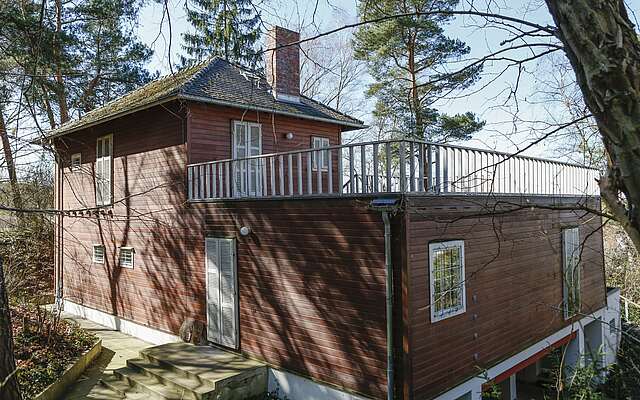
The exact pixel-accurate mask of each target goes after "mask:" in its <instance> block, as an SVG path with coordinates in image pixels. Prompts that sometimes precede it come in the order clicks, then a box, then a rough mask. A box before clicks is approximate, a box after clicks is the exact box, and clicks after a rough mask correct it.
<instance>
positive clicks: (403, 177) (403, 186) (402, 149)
mask: <svg viewBox="0 0 640 400" xmlns="http://www.w3.org/2000/svg"><path fill="white" fill-rule="evenodd" d="M405 151H406V149H405V141H404V140H403V141H401V142H400V193H405V192H406V191H407V182H406V179H407V165H406V159H405V157H406V154H405Z"/></svg>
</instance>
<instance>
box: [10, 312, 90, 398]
mask: <svg viewBox="0 0 640 400" xmlns="http://www.w3.org/2000/svg"><path fill="white" fill-rule="evenodd" d="M11 321H12V328H13V338H14V355H15V358H16V364H17V367H18V373H17V377H18V384H19V385H20V390H21V391H22V396H23V398H24V399H30V398H33V397H34V396H35V395H37V394H38V393H40V392H41V391H42V390H44V389H45V388H46V387H47V386H49V385H50V384H51V383H53V382H55V381H56V380H57V379H58V378H59V377H60V376H61V375H62V373H63V372H64V371H65V370H66V368H67V367H68V366H69V365H70V364H71V362H72V361H73V360H74V359H75V358H77V357H78V356H80V355H81V354H82V353H83V352H85V351H86V350H88V349H89V348H91V346H92V345H93V344H94V343H95V341H96V340H97V337H96V336H94V335H93V334H90V333H88V332H86V331H84V330H83V329H81V328H80V327H79V326H77V324H74V323H71V322H69V321H65V320H62V319H60V316H59V315H57V314H53V313H50V312H48V311H46V310H44V309H42V308H40V307H34V306H24V305H17V306H13V307H12V309H11Z"/></svg>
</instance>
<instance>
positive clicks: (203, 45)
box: [181, 0, 262, 69]
mask: <svg viewBox="0 0 640 400" xmlns="http://www.w3.org/2000/svg"><path fill="white" fill-rule="evenodd" d="M192 1H193V3H194V4H195V8H187V20H188V21H189V22H190V23H191V25H192V26H193V28H194V30H195V31H194V32H192V33H184V34H183V36H182V38H183V41H184V45H183V46H182V47H183V49H184V50H185V52H186V55H183V56H182V57H181V62H182V64H183V65H185V64H190V63H193V62H198V61H202V60H204V59H206V58H208V57H210V56H218V57H222V58H224V59H225V60H227V61H230V62H233V63H237V64H240V65H243V66H246V67H249V68H252V69H261V63H262V57H260V50H259V49H258V48H257V45H256V43H257V42H258V40H259V39H260V21H261V20H260V14H259V13H258V12H257V11H256V10H255V9H254V8H253V7H252V5H251V0H192Z"/></svg>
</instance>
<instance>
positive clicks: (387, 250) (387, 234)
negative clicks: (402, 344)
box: [382, 210, 394, 400]
mask: <svg viewBox="0 0 640 400" xmlns="http://www.w3.org/2000/svg"><path fill="white" fill-rule="evenodd" d="M382 221H384V258H385V269H386V272H387V279H386V280H387V281H386V286H387V399H388V400H393V388H394V384H393V265H392V263H391V221H390V218H389V211H387V210H385V211H382Z"/></svg>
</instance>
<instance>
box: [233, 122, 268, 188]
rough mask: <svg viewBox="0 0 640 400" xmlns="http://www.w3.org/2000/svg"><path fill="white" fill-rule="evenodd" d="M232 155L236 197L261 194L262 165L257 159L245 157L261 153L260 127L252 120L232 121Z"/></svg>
mask: <svg viewBox="0 0 640 400" xmlns="http://www.w3.org/2000/svg"><path fill="white" fill-rule="evenodd" d="M232 150H233V151H232V153H233V154H232V156H233V158H234V159H237V160H238V161H234V162H233V193H234V195H235V196H236V197H246V196H257V195H260V194H262V166H261V161H262V160H259V159H249V160H247V159H246V158H247V157H252V156H259V155H260V154H262V128H261V125H260V124H256V123H253V122H244V121H234V122H233V149H232Z"/></svg>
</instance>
